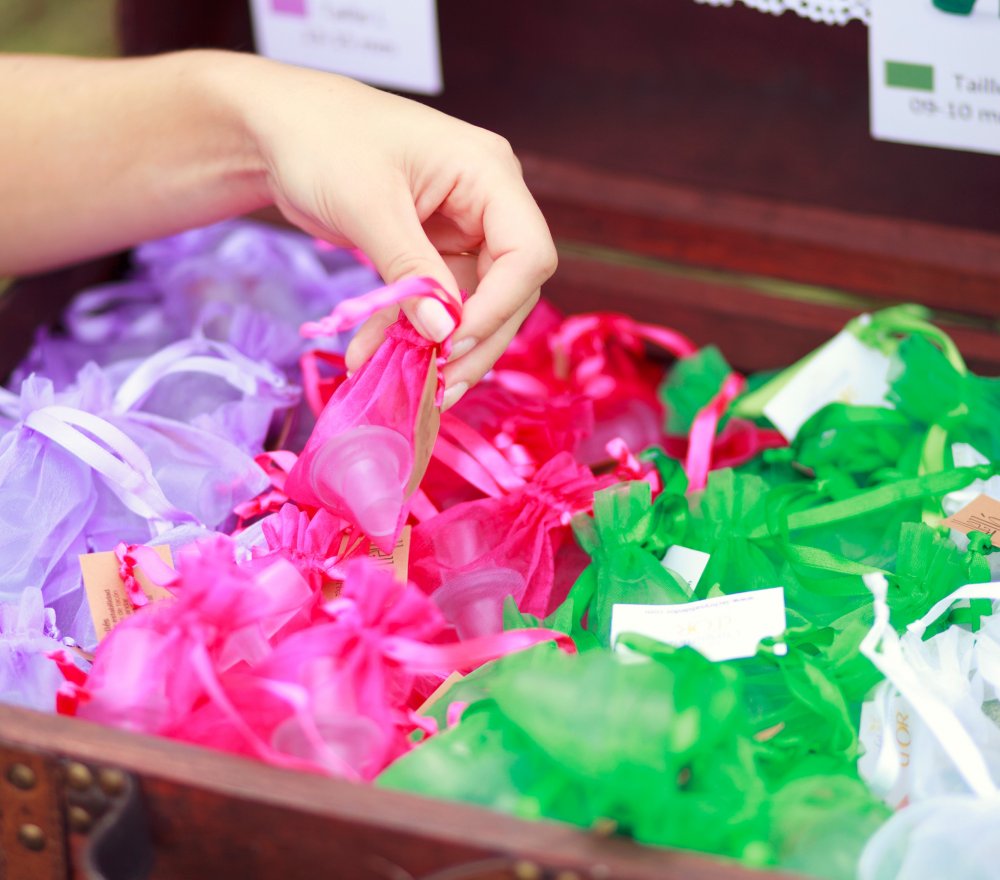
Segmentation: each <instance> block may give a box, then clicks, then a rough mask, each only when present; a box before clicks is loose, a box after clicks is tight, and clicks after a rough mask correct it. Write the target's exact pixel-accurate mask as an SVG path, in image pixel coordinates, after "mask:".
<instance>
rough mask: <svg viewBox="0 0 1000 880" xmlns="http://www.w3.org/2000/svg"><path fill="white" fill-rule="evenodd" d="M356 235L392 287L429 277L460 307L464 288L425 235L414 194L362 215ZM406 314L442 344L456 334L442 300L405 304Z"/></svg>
mask: <svg viewBox="0 0 1000 880" xmlns="http://www.w3.org/2000/svg"><path fill="white" fill-rule="evenodd" d="M359 213H360V215H361V216H359V217H358V218H357V221H358V222H356V223H354V224H352V228H351V229H345V230H344V231H345V233H347V235H348V237H349V238H350V239H351V241H352V242H353V243H354V245H355V246H356V247H358V248H360V249H361V250H362V251H364V253H365V254H367V255H368V258H369V259H370V260H371V261H372V263H373V264H374V266H375V269H376V270H377V271H378V273H379V275H381V276H382V279H383V280H384V281H385V282H386V284H392V283H393V282H396V281H400V280H401V279H403V278H417V277H429V278H433V279H434V280H435V281H437V282H438V284H440V285H441V286H442V287H443V288H444V289H445V291H447V293H448V294H449V295H450V296H451V297H452V298H453V299H454V300H455V301H456V302H461V298H460V297H459V295H458V282H457V281H456V280H455V276H454V275H453V274H452V272H451V270H450V269H449V268H448V266H447V265H446V264H445V261H444V259H443V258H442V257H441V255H440V254H439V253H438V252H437V249H436V248H435V247H434V246H433V245H432V244H431V242H430V240H429V239H428V238H427V235H426V233H425V232H424V229H423V226H422V225H421V224H420V219H419V217H417V211H416V208H415V206H414V204H413V200H412V198H411V197H410V195H409V193H408V192H407V193H406V197H405V198H396V199H386V200H384V201H382V203H381V205H380V208H379V210H377V211H371V210H365V211H362V212H359ZM402 309H403V311H404V312H405V313H406V316H407V317H408V318H409V319H410V321H411V322H412V323H413V326H414V327H416V329H417V332H418V333H420V335H421V336H423V337H425V338H427V339H430V340H432V341H433V342H441V341H443V340H444V338H445V337H446V336H448V334H449V333H451V332H452V331H453V330H454V329H455V321H454V320H453V319H452V317H451V315H449V314H448V310H447V309H446V308H445V307H444V306H443V305H441V303H439V302H438V301H437V300H434V299H429V298H424V297H421V298H417V299H410V300H405V301H404V302H403V303H402Z"/></svg>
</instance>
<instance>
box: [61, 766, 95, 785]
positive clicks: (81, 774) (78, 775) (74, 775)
mask: <svg viewBox="0 0 1000 880" xmlns="http://www.w3.org/2000/svg"><path fill="white" fill-rule="evenodd" d="M66 782H67V783H68V784H69V787H70V788H75V789H76V790H77V791H85V790H86V789H88V788H90V786H91V785H93V784H94V774H93V773H91V772H90V768H89V767H88V766H87V765H86V764H80V763H78V762H77V761H73V762H72V763H70V764H68V765H67V766H66Z"/></svg>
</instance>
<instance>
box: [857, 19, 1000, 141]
mask: <svg viewBox="0 0 1000 880" xmlns="http://www.w3.org/2000/svg"><path fill="white" fill-rule="evenodd" d="M998 7H1000V0H875V2H873V3H872V21H871V27H870V29H869V35H868V55H869V77H870V90H871V132H872V136H873V137H875V138H877V139H878V140H886V141H899V142H901V143H906V144H923V145H926V146H932V147H948V148H951V149H956V150H973V151H976V152H982V153H997V154H1000V12H998Z"/></svg>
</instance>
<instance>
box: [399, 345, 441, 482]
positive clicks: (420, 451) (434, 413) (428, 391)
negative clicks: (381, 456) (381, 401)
mask: <svg viewBox="0 0 1000 880" xmlns="http://www.w3.org/2000/svg"><path fill="white" fill-rule="evenodd" d="M437 385H438V369H437V361H436V360H434V359H432V360H431V365H430V368H429V369H428V370H427V380H426V381H425V382H424V388H423V391H422V392H421V394H420V404H419V405H418V407H417V418H416V422H415V424H414V426H413V471H412V472H411V473H410V480H409V482H408V483H407V484H406V497H407V498H409V497H410V496H411V495H412V494H413V493H414V492H416V490H417V488H418V487H419V486H420V482H421V480H423V478H424V474H425V473H426V472H427V466H428V465H429V464H430V461H431V455H432V454H433V452H434V444H435V443H436V442H437V436H438V431H439V430H440V429H441V410H440V409H438V407H437V405H436V404H435V403H434V398H435V397H436V396H437Z"/></svg>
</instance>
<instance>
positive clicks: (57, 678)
mask: <svg viewBox="0 0 1000 880" xmlns="http://www.w3.org/2000/svg"><path fill="white" fill-rule="evenodd" d="M58 637H59V632H58V630H57V629H56V625H55V615H54V614H53V612H52V610H51V609H47V608H46V607H45V604H44V602H43V600H42V591H41V590H39V589H38V588H37V587H27V588H26V589H25V590H24V591H23V592H22V593H21V595H20V597H19V598H18V599H17V600H16V601H15V602H11V603H4V604H0V702H3V703H8V704H12V705H14V706H25V707H26V708H29V709H40V710H42V711H47V712H53V711H55V706H56V691H57V690H58V689H59V686H60V685H61V684H62V683H63V676H62V673H60V671H59V667H58V666H56V664H55V663H53V662H52V661H51V660H50V659H49V658H48V657H47V656H46V655H47V654H49V653H50V652H52V651H58V650H61V649H62V647H63V646H62V644H61V643H60V642H59V641H58Z"/></svg>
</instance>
